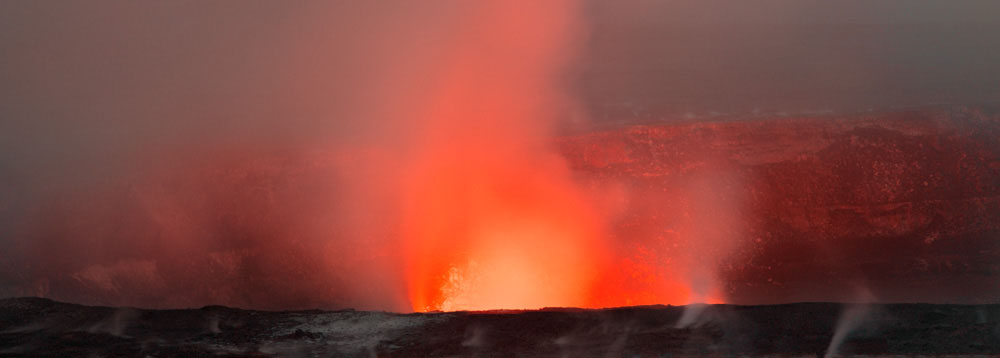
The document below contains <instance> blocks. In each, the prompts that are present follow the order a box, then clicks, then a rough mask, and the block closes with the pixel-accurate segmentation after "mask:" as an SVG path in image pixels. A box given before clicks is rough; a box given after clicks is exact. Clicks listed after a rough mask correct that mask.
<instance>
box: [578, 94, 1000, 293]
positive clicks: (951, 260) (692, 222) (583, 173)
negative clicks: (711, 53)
mask: <svg viewBox="0 0 1000 358" xmlns="http://www.w3.org/2000/svg"><path fill="white" fill-rule="evenodd" d="M559 145H560V149H561V151H562V152H563V153H564V154H565V155H566V157H567V158H568V160H569V161H570V163H571V166H572V167H573V169H574V170H575V171H576V172H577V173H579V174H580V177H581V178H582V179H583V180H585V181H588V182H590V183H593V184H595V185H607V184H608V183H615V185H620V186H621V187H623V188H625V189H624V191H623V192H624V194H623V195H622V197H621V199H622V200H624V201H625V204H624V205H621V207H622V208H623V210H622V211H621V212H620V213H619V215H618V216H617V219H616V221H615V222H614V224H613V225H612V227H613V228H612V231H613V232H614V233H613V235H614V236H615V237H616V239H617V240H619V241H620V242H632V243H635V244H636V245H643V246H647V247H648V246H654V248H653V249H652V250H653V251H659V252H661V253H663V252H667V251H670V250H672V249H673V250H675V251H676V247H677V245H678V243H679V244H680V245H688V246H691V245H703V249H702V250H695V251H699V252H701V254H699V255H705V252H716V253H718V254H717V255H707V257H702V258H693V259H691V258H689V259H688V260H689V262H697V261H698V260H700V259H710V260H716V261H717V267H718V268H719V269H717V270H716V273H715V274H716V275H717V276H718V279H719V280H721V281H722V282H723V285H724V289H725V293H726V296H728V297H729V299H730V302H734V303H768V302H775V301H784V302H788V301H799V300H831V299H848V300H852V299H854V300H856V299H871V298H873V297H872V296H874V298H877V299H879V300H883V301H944V302H981V301H996V300H997V299H1000V279H998V276H1000V116H998V114H997V112H996V111H995V110H993V109H989V108H985V109H984V108H965V107H962V108H947V109H927V110H919V111H906V112H891V113H881V114H866V115H854V116H825V117H798V118H778V119H759V120H758V119H751V120H730V121H717V122H695V123H684V124H642V125H629V126H622V127H618V128H608V129H602V130H598V131H594V132H590V133H586V134H579V135H574V136H567V137H563V138H562V139H561V140H560V142H559ZM705 203H708V204H705ZM706 205H707V206H706ZM693 227H703V228H702V229H698V228H693ZM704 228H708V229H704ZM706 230H708V232H706ZM685 235H686V236H687V237H686V238H685V237H683V236H685ZM657 242H659V244H657ZM657 245H658V246H657ZM713 250H714V251H713ZM664 256H670V255H669V254H664Z"/></svg>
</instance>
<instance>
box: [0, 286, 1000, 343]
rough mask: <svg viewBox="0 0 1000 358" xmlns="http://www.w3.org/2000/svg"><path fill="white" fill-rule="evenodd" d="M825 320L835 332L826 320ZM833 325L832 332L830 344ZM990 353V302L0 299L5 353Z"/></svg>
mask: <svg viewBox="0 0 1000 358" xmlns="http://www.w3.org/2000/svg"><path fill="white" fill-rule="evenodd" d="M838 332H839V333H840V334H838ZM834 337H842V338H843V339H842V342H841V343H839V344H836V347H833V348H831V341H835V339H834ZM826 353H830V354H832V355H835V356H838V355H839V356H845V355H858V356H870V355H878V356H887V355H891V356H899V355H906V356H915V355H920V356H996V355H997V354H1000V305H927V304H889V305H864V306H860V305H842V304H835V303H798V304H787V305H772V306H735V305H710V306H686V307H678V306H643V307H627V308H609V309H600V310H578V309H543V310H539V311H509V312H449V313H414V314H396V313H385V312H363V311H353V310H343V311H294V312H268V311H249V310H240V309H233V308H227V307H219V306H210V307H204V308H201V309H186V310H142V309H132V308H113V307H89V306H80V305H74V304H66V303H60V302H55V301H51V300H46V299H39V298H12V299H4V300H0V356H4V357H197V356H213V357H314V356H319V357H341V356H358V357H512V356H514V357H675V356H692V357H693V356H699V357H701V356H710V357H722V356H754V357H756V356H769V357H791V356H808V357H820V356H824V354H826Z"/></svg>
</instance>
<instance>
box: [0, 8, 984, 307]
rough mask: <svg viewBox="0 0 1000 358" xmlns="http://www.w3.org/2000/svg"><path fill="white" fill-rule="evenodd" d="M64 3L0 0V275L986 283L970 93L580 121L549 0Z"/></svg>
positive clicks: (495, 292)
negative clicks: (938, 103) (807, 109)
mask: <svg viewBox="0 0 1000 358" xmlns="http://www.w3.org/2000/svg"><path fill="white" fill-rule="evenodd" d="M67 6H78V7H79V8H78V9H76V10H78V11H65V10H64V9H62V8H58V7H54V6H52V5H49V4H44V3H40V4H31V5H29V4H23V5H18V6H12V9H11V11H10V12H7V14H8V15H0V16H7V18H0V19H4V21H0V24H19V25H18V26H11V28H12V29H11V31H10V32H8V31H3V32H5V33H11V34H12V35H11V36H10V38H15V39H20V40H18V41H19V42H15V43H8V42H0V45H3V46H4V48H8V47H9V48H19V49H20V48H22V47H23V44H31V46H30V51H29V50H24V51H11V52H9V53H11V55H10V56H12V57H11V58H12V60H11V61H12V62H16V63H18V64H20V66H21V68H23V71H19V72H17V73H11V74H10V75H9V76H8V77H9V79H10V81H13V82H12V83H17V84H18V85H19V86H20V88H21V92H23V93H28V94H30V93H44V94H45V97H44V98H46V100H45V101H41V100H38V101H29V100H19V101H7V102H3V103H0V105H3V106H6V107H2V106H0V107H2V108H10V111H11V112H10V113H15V114H17V115H18V116H14V117H15V118H21V117H24V118H26V119H24V120H22V121H21V122H16V124H17V125H13V126H6V127H5V128H7V129H9V131H8V132H10V131H14V132H11V133H15V134H17V133H20V134H17V135H8V137H9V138H7V137H5V138H6V139H7V141H8V142H9V143H14V144H16V145H12V146H5V147H4V148H11V150H12V151H10V152H9V153H11V154H9V155H8V154H5V155H4V159H5V160H6V163H0V164H3V165H4V166H6V168H0V170H4V169H6V170H5V171H4V173H5V175H4V176H0V189H2V190H3V191H2V192H0V194H3V195H4V196H3V197H0V199H2V200H3V205H0V235H2V236H3V237H0V250H2V251H0V296H14V295H36V296H44V297H50V298H54V299H59V300H66V301H73V302H78V303H86V304H106V305H131V306H140V307H154V308H162V307H191V306H202V305H208V304H222V305H230V306H237V307H246V308H266V309H296V308H316V307H319V308H342V307H355V308H360V309H386V310H394V311H411V310H413V311H428V310H479V309H522V308H540V307H545V306H579V307H609V306H624V305H638V304H686V303H691V302H706V301H707V302H720V301H726V302H734V303H777V302H787V301H789V300H841V299H849V297H846V298H845V297H844V296H843V293H844V292H853V291H851V289H849V288H851V287H856V286H864V285H869V284H870V285H871V287H868V288H867V289H868V290H870V291H871V292H872V293H873V295H874V296H875V299H874V300H879V299H891V300H895V301H907V300H910V301H922V300H931V301H944V302H951V301H956V300H962V299H963V297H972V298H969V299H968V300H973V301H974V300H982V299H989V298H991V297H997V296H1000V292H997V290H986V291H982V290H980V291H982V292H980V294H977V295H972V296H969V295H965V293H968V292H971V291H970V290H974V288H976V287H984V284H986V283H990V282H995V274H996V272H997V270H1000V268H998V267H997V265H996V264H995V262H997V260H994V258H996V256H997V253H998V252H1000V250H997V248H996V244H995V240H991V238H993V237H995V235H996V234H997V233H998V232H1000V229H998V227H997V224H995V223H997V222H1000V221H998V220H997V218H998V213H1000V211H998V207H1000V206H998V204H997V195H1000V194H998V190H1000V189H998V188H1000V185H997V183H998V178H1000V164H998V163H1000V161H998V159H997V158H1000V154H998V153H1000V150H998V149H997V148H996V143H997V141H996V140H995V139H996V138H997V134H998V133H1000V130H998V129H997V128H998V125H997V123H1000V121H998V120H997V116H996V114H995V111H992V110H991V109H989V108H986V109H968V108H959V109H953V110H942V111H936V110H928V111H924V112H921V111H914V112H900V113H889V114H884V115H883V114H869V115H858V116H849V115H845V116H840V117H836V116H832V115H831V116H827V117H802V118H787V117H786V118H783V119H768V118H765V117H757V118H753V119H746V118H738V119H740V120H735V119H737V118H724V117H720V118H713V119H704V120H703V121H700V120H695V121H691V120H682V119H679V118H674V119H673V120H671V121H665V122H662V123H646V124H645V125H640V124H637V123H635V122H622V123H619V122H614V123H601V124H597V125H594V126H589V127H588V126H587V125H581V123H586V122H587V120H586V118H585V117H586V115H585V113H587V110H585V109H584V108H586V106H582V105H579V103H577V102H575V101H574V98H578V96H575V95H574V94H576V92H575V91H576V90H578V86H577V85H578V84H577V83H575V82H574V81H575V80H576V79H577V78H576V76H578V75H579V74H578V73H576V72H575V71H577V70H578V69H579V67H578V66H580V62H581V61H580V58H579V54H580V49H581V48H582V47H584V46H585V44H586V40H587V36H588V31H587V26H585V23H584V21H583V18H582V16H581V13H583V12H584V11H583V9H581V8H580V7H581V5H580V4H578V3H577V2H575V1H572V0H551V1H536V2H513V1H475V2H459V1H455V2H450V1H442V2H432V3H427V2H420V3H415V2H414V3H412V4H411V3H410V2H402V1H401V2H382V1H380V2H372V3H368V4H355V3H346V2H345V3H310V4H300V5H297V6H292V7H288V8H286V7H284V6H285V4H282V5H280V6H279V5H269V3H266V2H265V3H253V4H247V6H245V7H240V8H239V9H235V10H233V9H230V8H227V7H225V6H214V5H207V4H198V5H197V6H195V5H191V4H183V3H165V4H157V5H149V6H158V7H159V8H158V11H149V9H148V8H145V7H143V6H140V5H137V4H131V3H120V4H118V3H116V4H109V5H108V6H107V7H89V6H84V5H67ZM70 14H72V15H70ZM219 14H227V15H226V18H229V19H232V20H231V23H230V22H227V23H224V24H221V25H220V23H219V22H218V21H217V20H218V18H219V16H221V15H219ZM230 15H232V16H230ZM19 19H39V20H42V19H44V20H45V21H32V22H25V21H24V20H19ZM176 19H185V22H184V26H179V25H177V26H174V25H176V23H175V20H176ZM150 24H153V25H150ZM157 24H159V25H163V26H156V25H157ZM262 24H267V26H263V25H262ZM0 26H2V25H0ZM15 27H16V29H15ZM22 28H23V29H29V30H31V31H28V30H19V31H20V32H17V31H14V30H17V29H22ZM217 28H218V29H219V30H218V31H216V29H217ZM193 38H197V39H199V40H198V41H192V40H191V39H193ZM5 39H6V37H4V39H0V41H7V40H5ZM613 55H614V54H608V56H611V57H614V56H613ZM5 56H6V54H5ZM678 56H679V55H678ZM69 59H77V60H73V61H70V60H69ZM112 59H113V60H112ZM650 61H652V60H650ZM95 74H100V75H99V76H98V75H95ZM5 78H7V77H5ZM21 92H19V93H21ZM4 98H7V97H4ZM10 98H14V97H10ZM18 98H20V97H18ZM25 98H27V97H25ZM5 113H7V112H5ZM70 114H71V115H70ZM616 120H617V119H616ZM53 132H54V133H55V134H51V135H50V133H53ZM33 133H35V134H34V135H32V134H33ZM37 133H45V134H44V135H39V134H37ZM5 143H6V142H5ZM5 143H0V144H5ZM15 149H16V151H15ZM5 150H6V149H5ZM5 153H7V152H5ZM935 282H936V283H943V284H947V285H952V286H954V287H953V288H954V289H953V290H937V289H934V287H936V286H934V283H935ZM994 286H995V285H994ZM986 287H988V286H986Z"/></svg>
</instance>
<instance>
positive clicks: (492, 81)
mask: <svg viewBox="0 0 1000 358" xmlns="http://www.w3.org/2000/svg"><path fill="white" fill-rule="evenodd" d="M517 4H518V5H513V3H507V2H484V3H481V5H480V6H479V8H478V9H476V11H473V12H472V13H473V16H470V17H469V21H468V22H467V23H466V26H465V28H464V29H463V30H465V31H467V34H466V36H460V37H458V38H457V39H456V40H455V42H454V43H450V44H447V46H446V47H447V49H448V50H449V51H450V52H449V53H447V54H446V55H447V56H446V57H445V60H444V63H442V64H441V65H442V68H443V70H441V76H440V77H439V78H435V79H434V80H435V82H436V83H437V85H436V86H433V91H432V95H431V96H430V98H431V99H430V101H429V103H427V107H426V109H425V112H423V115H422V117H421V118H420V121H419V122H420V123H421V124H422V128H420V129H419V130H421V131H422V132H420V133H417V136H418V148H417V150H415V151H414V152H413V153H411V154H412V155H413V157H412V158H410V160H409V162H408V163H409V164H410V166H409V167H408V168H406V169H407V173H408V175H405V176H404V178H403V179H404V181H403V188H404V190H403V192H404V193H405V194H404V195H405V202H404V206H403V214H404V218H403V220H404V223H403V224H404V242H405V244H404V250H405V256H406V259H407V261H408V262H407V281H408V284H409V292H410V299H411V304H412V306H413V309H414V310H418V311H425V310H435V309H441V310H462V309H496V308H539V307H543V306H547V305H569V306H585V305H587V303H588V302H587V301H586V297H587V295H588V290H589V288H590V286H591V284H592V282H593V280H594V279H595V278H596V274H597V272H596V271H595V268H594V264H595V262H594V259H595V258H596V257H598V256H599V255H600V252H601V248H600V245H599V244H598V237H599V233H600V230H601V222H600V220H599V219H600V218H599V217H598V216H597V215H596V214H595V213H594V212H593V210H592V209H590V206H591V205H590V204H589V203H588V202H587V201H586V200H585V198H584V197H583V196H582V194H581V192H580V191H579V190H577V189H576V188H575V185H574V183H573V182H572V181H571V180H570V179H569V171H568V169H567V168H566V167H565V164H564V163H563V161H562V159H561V158H560V157H559V156H558V155H556V154H555V153H554V152H553V151H552V150H550V149H549V148H547V143H546V133H545V131H546V127H547V126H548V125H549V124H550V123H551V117H552V116H553V114H554V112H551V110H549V109H548V108H549V107H550V106H552V105H555V104H558V103H559V102H560V101H563V99H562V98H558V95H556V94H554V93H555V92H554V91H553V90H551V88H550V87H551V81H550V80H551V78H550V77H551V76H552V72H553V70H554V69H555V66H557V65H558V61H559V60H560V57H561V56H564V55H565V54H564V52H565V51H567V49H566V48H565V47H566V46H565V45H566V43H568V41H569V40H570V38H569V31H570V30H571V28H570V27H571V26H572V24H571V20H572V16H571V15H572V14H571V10H572V9H571V6H569V5H570V4H569V3H568V2H558V1H556V2H545V3H543V4H532V5H530V6H527V8H525V6H524V3H517Z"/></svg>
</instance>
